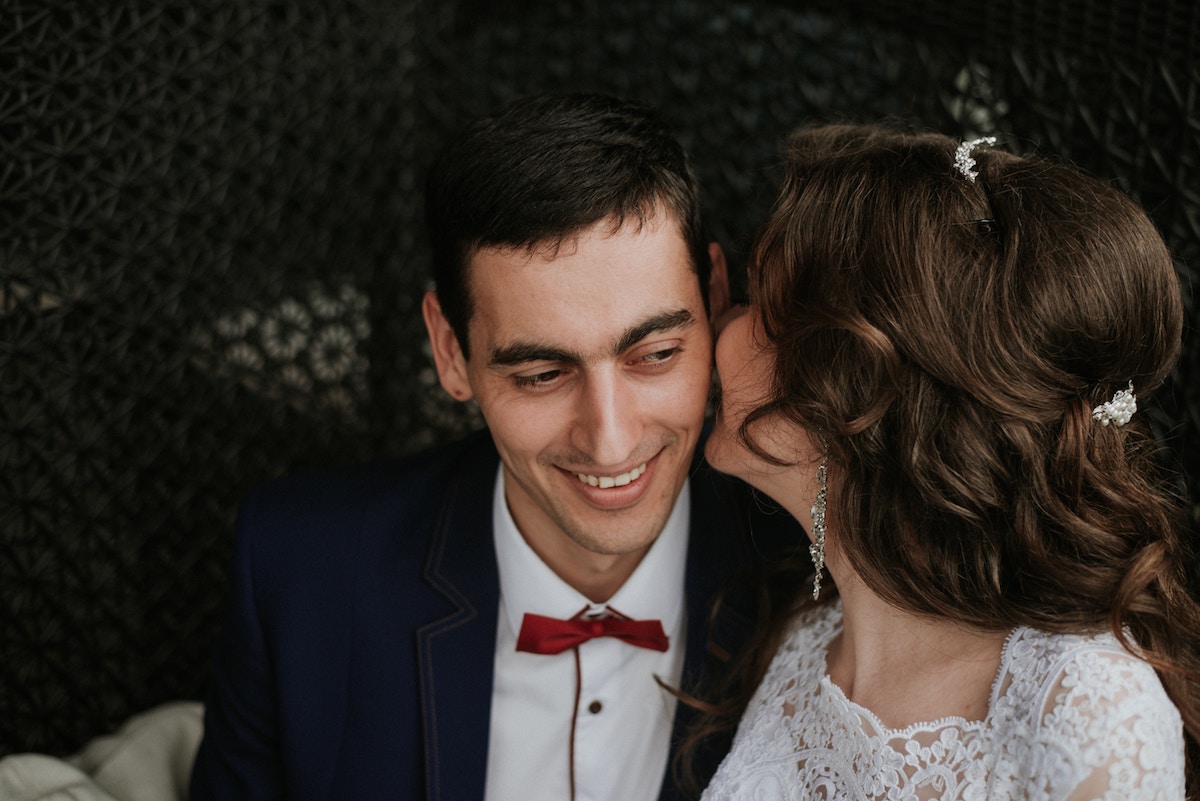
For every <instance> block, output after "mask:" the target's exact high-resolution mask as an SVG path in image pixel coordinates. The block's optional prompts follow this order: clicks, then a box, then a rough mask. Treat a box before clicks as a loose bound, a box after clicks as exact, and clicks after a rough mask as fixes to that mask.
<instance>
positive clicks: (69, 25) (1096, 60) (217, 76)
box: [0, 0, 1200, 755]
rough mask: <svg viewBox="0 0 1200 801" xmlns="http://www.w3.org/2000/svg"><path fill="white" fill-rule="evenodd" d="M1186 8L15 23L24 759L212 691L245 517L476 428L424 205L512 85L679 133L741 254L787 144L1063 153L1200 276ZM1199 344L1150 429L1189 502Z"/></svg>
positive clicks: (14, 631)
mask: <svg viewBox="0 0 1200 801" xmlns="http://www.w3.org/2000/svg"><path fill="white" fill-rule="evenodd" d="M1198 19H1200V12H1198V11H1197V9H1196V6H1195V4H1193V3H1192V1H1191V0H1180V1H1178V2H1167V1H1164V2H1142V1H1141V0H1133V1H1132V2H1127V3H1123V4H1121V3H1087V2H1079V0H1073V1H1067V0H1040V1H1039V0H1024V1H1022V0H1007V1H1005V0H993V1H992V2H987V3H959V4H951V3H945V2H941V0H938V2H933V1H932V0H908V2H903V1H902V2H894V3H891V2H857V1H856V0H842V2H837V3H829V2H813V3H804V2H792V3H785V2H765V1H764V2H745V1H743V2H701V0H690V2H658V1H657V0H632V1H630V0H558V1H557V2H515V1H514V2H483V1H482V0H475V1H474V2H472V1H471V0H463V1H462V2H452V1H451V0H437V1H434V0H431V1H430V2H413V1H411V0H344V1H342V2H333V0H0V755H3V754H4V753H8V752H13V751H24V750H36V751H45V752H50V753H65V752H69V751H71V750H74V749H76V748H77V747H78V746H79V745H80V744H81V743H82V742H83V741H84V740H86V739H88V738H89V737H91V736H94V735H97V734H100V733H103V732H105V731H108V730H109V729H111V728H113V727H114V726H116V725H117V724H119V723H120V722H121V721H122V720H124V719H125V718H126V717H128V716H129V715H131V714H133V713H135V712H138V711H141V710H144V709H146V708H148V707H149V706H152V705H154V704H156V703H158V702H161V701H165V700H169V699H177V698H197V697H200V695H201V693H202V689H203V686H204V683H205V681H206V678H207V673H208V658H209V652H210V648H211V644H212V639H213V637H214V635H215V632H216V627H217V624H218V620H219V615H220V608H221V602H222V593H223V589H224V583H225V578H226V560H227V555H228V551H229V540H230V536H231V523H232V517H233V513H234V509H235V507H236V504H237V501H238V499H239V498H240V497H241V496H242V494H243V493H244V492H245V491H246V490H247V488H248V487H249V486H250V485H251V484H252V483H255V482H258V481H260V480H263V479H265V478H268V477H271V476H274V475H277V474H279V473H281V472H284V471H292V470H297V469H301V468H304V467H306V466H310V465H314V464H320V463H329V462H343V461H349V460H358V459H365V458H372V457H376V456H382V455H389V454H397V453H404V452H409V451H412V450H415V449H418V448H421V447H425V446H428V445H430V444H433V443H435V442H438V441H442V440H444V439H446V438H448V437H451V436H454V435H456V434H457V433H459V432H461V431H462V430H464V429H465V428H467V427H470V426H472V425H474V423H475V421H474V420H473V419H472V417H471V416H470V412H469V410H465V409H463V408H457V407H454V406H452V405H451V404H450V403H449V402H447V401H444V400H442V398H441V397H440V395H439V392H438V391H437V390H436V387H435V382H434V377H433V373H432V370H431V369H430V366H429V363H428V359H427V357H426V355H425V351H424V349H423V339H424V335H423V331H422V328H421V325H420V322H419V314H418V297H419V294H420V291H421V289H422V288H423V286H424V282H425V275H426V267H427V265H426V262H427V254H426V248H425V243H424V241H423V238H422V234H421V217H420V186H421V182H422V176H423V173H424V169H425V167H426V165H427V163H428V160H429V158H430V155H431V152H432V151H433V150H434V149H435V148H436V147H437V145H438V143H439V141H440V140H441V139H442V138H443V136H444V135H445V134H446V132H447V131H448V130H450V129H451V128H452V127H454V126H455V125H457V124H458V123H460V122H462V121H464V120H465V119H466V118H468V117H471V116H474V115H476V114H479V113H482V112H485V111H487V110H489V109H491V108H493V107H494V106H495V105H496V104H498V103H500V102H501V101H504V100H506V99H508V98H510V97H513V96H515V95H519V94H526V93H530V92H535V91H543V90H600V91H606V92H611V93H617V94H622V95H625V96H628V97H631V98H635V99H639V100H642V101H645V102H648V103H651V104H653V105H656V106H658V107H660V108H661V109H663V111H664V112H665V114H666V115H667V117H668V118H669V120H670V121H671V122H672V123H673V125H675V126H676V128H677V129H678V131H679V133H680V136H681V137H682V138H683V140H684V141H685V143H686V144H687V145H688V146H689V148H690V149H691V151H692V152H693V154H694V156H695V159H696V163H697V166H698V171H699V173H700V176H701V182H702V184H703V189H704V193H705V198H706V204H707V207H708V210H709V212H710V218H711V224H712V228H713V233H714V236H715V237H716V238H718V239H720V240H721V241H722V242H724V243H725V245H726V247H727V249H728V251H729V252H730V254H731V256H732V258H733V260H734V262H735V264H736V265H740V264H741V263H742V260H743V258H744V254H745V251H746V246H747V243H748V241H749V239H750V237H751V236H752V234H753V232H754V229H755V226H756V225H757V224H758V222H759V221H760V220H761V219H762V218H763V216H764V215H765V213H766V210H767V207H768V205H769V202H770V200H771V198H772V197H773V193H774V188H773V181H772V176H773V174H774V170H773V165H774V164H775V161H776V154H777V152H778V151H777V145H778V142H779V140H780V138H781V137H782V136H783V135H784V134H785V133H786V132H787V131H788V130H789V129H790V128H792V127H793V126H795V125H797V124H800V123H804V122H811V121H817V120H829V119H846V118H848V119H864V120H866V119H876V118H879V117H883V116H898V117H903V118H908V119H913V120H916V121H919V122H920V123H922V124H924V125H927V126H929V127H933V128H936V129H939V130H942V131H944V132H946V133H950V134H953V135H961V136H970V135H981V134H987V133H993V132H994V133H997V134H998V135H999V136H1000V137H1001V139H1002V140H1003V145H1004V146H1005V147H1007V148H1009V149H1014V150H1019V151H1028V150H1040V151H1043V152H1046V153H1051V154H1057V155H1060V156H1062V157H1064V158H1066V159H1068V160H1071V161H1073V162H1075V163H1077V164H1079V165H1080V166H1082V167H1084V168H1085V169H1087V170H1089V171H1091V172H1093V173H1094V174H1097V175H1100V176H1102V177H1104V178H1106V179H1111V180H1113V181H1115V182H1116V183H1117V184H1118V185H1119V186H1121V187H1122V188H1123V189H1125V190H1126V191H1128V192H1130V193H1131V194H1133V195H1134V196H1135V197H1137V198H1138V199H1139V200H1141V201H1142V202H1143V203H1144V204H1145V205H1146V206H1147V207H1148V208H1149V210H1150V211H1151V213H1152V215H1153V216H1154V218H1155V220H1156V221H1157V222H1158V224H1159V225H1160V226H1161V228H1162V230H1163V232H1164V234H1165V236H1166V237H1167V239H1168V241H1169V243H1170V244H1171V246H1172V247H1173V248H1174V250H1175V252H1176V253H1177V254H1178V257H1179V260H1180V270H1181V275H1182V276H1183V277H1184V280H1185V284H1186V285H1187V292H1188V299H1187V303H1188V308H1189V318H1190V319H1194V317H1195V315H1194V312H1193V311H1192V299H1191V294H1190V293H1191V284H1192V282H1193V280H1194V275H1195V271H1196V269H1197V267H1198V265H1200V254H1198V252H1197V248H1198V247H1200V236H1198V234H1197V229H1198V226H1200V197H1198V195H1197V186H1198V181H1197V178H1198V176H1197V168H1198V160H1200V113H1198V109H1197V91H1198V89H1200V72H1198V71H1197V67H1196V65H1195V60H1194V53H1193V51H1194V49H1195V46H1196V44H1197V43H1198V42H1200V23H1198ZM1198 349H1200V341H1198V340H1197V338H1196V336H1195V335H1194V333H1193V332H1191V331H1189V333H1188V338H1187V341H1186V352H1185V356H1184V359H1183V362H1182V364H1181V366H1180V369H1179V371H1178V374H1177V375H1176V376H1175V378H1174V380H1173V382H1172V384H1171V385H1170V387H1169V388H1168V392H1165V393H1163V396H1162V398H1161V401H1160V404H1159V405H1157V406H1156V407H1155V408H1154V409H1152V410H1151V411H1150V413H1149V415H1148V417H1149V418H1150V419H1152V421H1153V423H1154V425H1155V428H1156V430H1157V432H1158V433H1159V434H1160V436H1162V437H1163V441H1164V443H1165V444H1166V458H1167V460H1168V462H1169V463H1170V464H1171V465H1173V466H1174V467H1175V468H1176V469H1177V470H1178V471H1179V472H1180V475H1181V476H1190V479H1186V478H1181V482H1182V485H1183V486H1184V487H1185V489H1186V491H1187V492H1188V494H1189V496H1190V497H1191V498H1192V500H1193V503H1194V502H1195V501H1196V500H1197V499H1200V487H1198V485H1197V483H1196V479H1197V477H1200V464H1197V460H1198V458H1200V451H1198V450H1197V444H1200V440H1198V437H1200V433H1198V423H1200V373H1198V372H1197V369H1196V368H1197V359H1198V352H1197V351H1198Z"/></svg>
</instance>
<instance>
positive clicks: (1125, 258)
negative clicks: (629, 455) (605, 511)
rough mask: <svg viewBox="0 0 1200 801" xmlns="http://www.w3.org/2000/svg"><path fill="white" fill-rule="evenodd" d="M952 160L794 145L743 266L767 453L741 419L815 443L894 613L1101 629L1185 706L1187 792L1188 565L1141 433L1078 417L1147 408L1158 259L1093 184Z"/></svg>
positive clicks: (1196, 676) (1002, 163) (1199, 684)
mask: <svg viewBox="0 0 1200 801" xmlns="http://www.w3.org/2000/svg"><path fill="white" fill-rule="evenodd" d="M958 145H959V143H958V142H957V141H955V140H953V139H950V138H948V137H945V136H941V135H935V134H928V133H921V134H911V133H904V132H900V131H898V130H892V129H889V128H881V127H866V126H831V127H820V128H815V129H804V130H799V131H797V132H795V133H794V134H793V135H792V136H791V137H790V139H789V140H788V143H787V147H786V175H785V181H784V185H783V188H782V191H781V194H780V197H779V199H778V201H777V204H776V207H775V209H774V211H773V213H772V215H771V217H770V219H769V220H768V222H767V223H766V225H765V227H764V228H763V229H762V231H761V232H760V234H759V236H758V238H757V240H756V243H755V246H754V248H753V250H752V253H751V258H750V267H749V273H750V276H749V277H750V285H751V286H750V293H751V299H752V304H753V305H754V306H755V307H757V309H758V310H759V311H760V312H761V315H762V320H763V326H764V329H765V339H766V342H767V347H768V348H769V349H770V351H771V352H772V355H773V356H774V357H775V371H774V377H773V379H774V380H773V386H771V387H768V388H766V391H767V401H766V402H765V404H764V405H762V406H761V407H760V408H758V409H756V410H755V411H754V412H752V413H751V414H750V415H748V416H747V417H746V418H745V420H744V422H743V425H742V427H741V431H740V436H741V439H742V441H743V443H744V444H746V446H747V447H749V448H750V449H752V450H754V452H755V453H757V454H758V455H759V456H760V457H763V458H765V459H768V460H771V457H770V455H769V454H768V453H766V452H765V451H764V450H763V449H761V448H758V447H757V446H756V444H755V441H754V437H753V436H752V433H751V432H752V429H753V427H754V424H755V421H757V420H761V419H762V418H765V417H768V416H781V417H782V418H784V419H786V420H789V421H791V422H792V423H794V424H795V425H797V426H799V427H800V428H802V429H804V430H805V431H808V432H820V438H821V439H822V441H823V442H824V443H825V445H826V447H827V450H828V458H829V477H830V478H829V498H828V512H827V514H828V521H829V531H830V533H829V537H830V541H831V542H833V541H836V547H838V548H840V549H841V551H842V552H843V553H844V554H845V555H846V556H847V557H848V559H849V561H850V563H851V564H852V565H853V567H854V570H855V571H856V572H857V573H858V574H859V576H860V577H861V578H862V580H863V581H864V582H865V583H866V584H867V585H868V586H869V587H871V588H872V589H873V590H874V591H875V592H876V593H878V594H879V595H880V596H882V597H883V598H884V599H886V600H887V601H888V602H890V603H891V604H893V605H895V606H897V607H900V608H903V609H907V610H910V611H912V612H914V613H917V614H920V615H927V616H932V617H937V618H941V619H950V620H956V621H960V622H962V623H965V624H969V625H971V626H976V627H979V628H982V629H987V630H1009V629H1012V628H1013V627H1016V626H1021V625H1027V626H1032V627H1034V628H1037V629H1041V630H1044V631H1049V632H1081V633H1082V632H1095V631H1099V630H1103V629H1110V630H1111V631H1113V632H1114V633H1115V634H1116V636H1118V637H1119V638H1121V639H1122V641H1123V642H1124V643H1125V644H1126V646H1127V647H1129V648H1130V650H1132V651H1133V652H1134V653H1136V654H1139V655H1140V656H1142V657H1143V658H1144V659H1145V660H1146V661H1147V662H1149V663H1150V664H1151V665H1153V666H1154V667H1155V668H1156V670H1157V671H1158V674H1159V676H1160V678H1161V680H1162V682H1163V684H1164V685H1165V687H1166V689H1167V692H1168V693H1169V694H1170V697H1171V698H1172V700H1173V701H1174V703H1175V704H1176V706H1177V707H1178V708H1179V710H1180V712H1181V714H1182V717H1183V720H1184V724H1185V729H1186V732H1187V735H1188V751H1189V755H1188V756H1189V758H1188V785H1189V793H1190V795H1191V796H1195V795H1196V794H1197V781H1198V778H1200V777H1198V775H1197V753H1198V752H1197V738H1198V737H1200V658H1198V655H1197V650H1196V649H1197V646H1198V645H1200V609H1198V606H1197V602H1196V600H1195V598H1194V597H1193V596H1192V595H1191V594H1190V593H1189V587H1188V580H1189V568H1190V565H1191V564H1192V560H1193V559H1194V554H1193V553H1192V551H1191V548H1190V547H1189V543H1188V541H1187V540H1186V539H1185V538H1184V529H1183V526H1182V520H1181V515H1180V513H1179V508H1180V507H1179V504H1178V502H1177V500H1176V499H1174V498H1173V493H1172V492H1171V491H1170V490H1169V488H1168V484H1167V483H1166V482H1165V481H1164V480H1163V478H1162V477H1161V476H1160V473H1159V470H1158V469H1157V468H1156V460H1155V445H1154V442H1153V440H1152V438H1151V437H1150V435H1149V434H1148V431H1147V429H1146V426H1145V423H1144V417H1143V416H1142V415H1134V417H1133V419H1132V420H1131V421H1130V422H1129V423H1127V424H1125V425H1123V426H1117V425H1101V424H1100V423H1099V422H1097V420H1095V419H1093V414H1092V412H1093V408H1094V407H1096V406H1098V405H1100V404H1102V403H1105V402H1106V401H1109V400H1110V399H1111V398H1112V397H1113V395H1114V393H1115V392H1117V391H1119V390H1122V389H1125V388H1127V387H1128V385H1129V382H1130V381H1132V382H1133V387H1134V391H1135V392H1136V394H1137V396H1138V398H1139V399H1144V398H1146V397H1147V396H1148V395H1149V394H1150V393H1151V391H1152V390H1154V389H1155V388H1156V387H1158V386H1159V385H1160V384H1161V383H1162V381H1163V379H1164V378H1165V377H1166V376H1167V374H1168V372H1169V371H1170V370H1171V368H1172V366H1173V365H1174V364H1175V361H1176V358H1177V356H1178V353H1179V350H1180V339H1181V329H1182V323H1183V310H1182V305H1181V301H1180V288H1179V284H1178V279H1177V277H1176V273H1175V270H1174V267H1173V264H1172V260H1171V256H1170V254H1169V253H1168V251H1167V248H1166V246H1165V245H1164V244H1163V241H1162V239H1161V237H1160V236H1159V234H1158V232H1157V231H1156V230H1155V227H1154V225H1153V224H1152V223H1151V221H1150V220H1149V219H1148V218H1147V216H1146V215H1145V213H1144V212H1143V211H1142V210H1141V209H1140V208H1139V207H1138V206H1137V205H1136V204H1135V203H1133V202H1132V201H1131V200H1129V199H1128V198H1126V197H1125V196H1124V195H1122V194H1121V193H1120V192H1118V191H1116V190H1115V189H1113V188H1112V187H1110V186H1108V185H1107V184H1104V183H1102V182H1100V181H1098V180H1095V179H1093V178H1090V177H1088V176H1086V175H1084V174H1082V173H1080V172H1079V171H1077V170H1074V169H1071V168H1068V167H1066V166H1063V165H1061V164H1057V163H1052V162H1050V161H1047V160H1041V159H1035V158H1022V157H1018V156H1014V155H1011V154H1009V153H1006V152H1003V151H1002V150H999V149H991V148H988V147H982V146H981V147H976V148H975V149H974V150H973V151H971V152H970V153H969V154H968V155H969V156H971V157H973V158H974V159H975V162H976V163H975V166H974V170H975V171H977V173H978V175H977V177H976V178H975V180H973V181H972V180H970V178H969V176H968V175H966V173H965V172H964V171H963V170H962V169H959V168H956V167H955V166H954V160H955V151H956V148H957V147H958ZM814 440H815V438H814ZM775 461H778V460H775ZM804 545H805V546H806V545H807V543H804ZM808 573H809V576H811V567H810V568H809V570H808ZM834 595H835V593H830V592H827V590H826V589H823V590H822V598H821V602H826V601H827V600H829V598H830V597H832V596H834ZM811 603H812V600H811V585H810V583H809V582H808V581H807V580H805V579H801V578H799V577H796V580H795V581H794V582H793V592H792V595H791V598H790V602H789V603H788V604H786V605H785V608H784V609H783V612H782V614H777V615H776V616H775V618H774V619H773V621H772V622H771V623H770V624H769V625H767V626H765V627H764V628H763V630H762V631H761V632H760V634H761V636H760V641H759V643H758V646H759V647H758V650H757V652H756V653H752V654H751V655H749V656H750V660H749V662H747V664H746V675H745V676H744V677H743V683H742V685H741V687H740V688H739V691H736V692H732V694H731V695H730V696H728V701H727V702H726V703H723V704H720V705H717V706H712V707H710V708H709V710H708V711H709V713H710V714H709V717H708V720H707V722H706V724H705V725H703V726H701V727H699V728H697V729H696V733H697V735H698V736H699V735H704V734H707V733H711V732H712V731H713V730H714V729H719V728H720V727H721V726H722V725H724V726H728V725H730V723H731V722H736V720H737V717H738V716H739V715H740V712H741V709H742V708H743V707H744V705H745V703H746V702H747V701H748V699H749V694H750V693H751V692H752V691H753V688H754V686H755V685H756V684H757V682H758V680H759V678H761V675H762V672H763V670H764V669H765V667H766V665H767V663H768V662H769V660H770V657H771V655H772V654H773V652H774V650H775V647H776V645H777V643H778V641H779V639H780V637H781V635H782V630H783V628H784V627H785V626H786V624H787V620H788V618H789V615H790V613H792V612H793V611H794V610H796V609H797V608H801V607H806V606H809V605H811ZM716 697H721V696H716Z"/></svg>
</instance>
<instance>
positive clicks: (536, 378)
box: [513, 370, 562, 387]
mask: <svg viewBox="0 0 1200 801" xmlns="http://www.w3.org/2000/svg"><path fill="white" fill-rule="evenodd" d="M561 375H562V370H546V371H545V372H543V373H535V374H534V375H514V376H513V383H514V384H516V385H517V386H518V387H536V386H540V385H544V384H550V383H553V382H554V380H555V379H557V378H558V377H559V376H561Z"/></svg>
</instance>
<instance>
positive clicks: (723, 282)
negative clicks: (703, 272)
mask: <svg viewBox="0 0 1200 801" xmlns="http://www.w3.org/2000/svg"><path fill="white" fill-rule="evenodd" d="M708 259H709V261H710V262H712V272H710V273H709V275H708V321H709V323H711V324H712V326H713V330H714V331H719V330H720V328H718V327H717V323H718V321H720V320H721V318H722V317H724V316H725V313H726V312H727V311H729V306H730V297H729V265H728V264H726V263H725V251H723V250H721V246H720V245H719V244H718V243H716V242H709V243H708Z"/></svg>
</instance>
